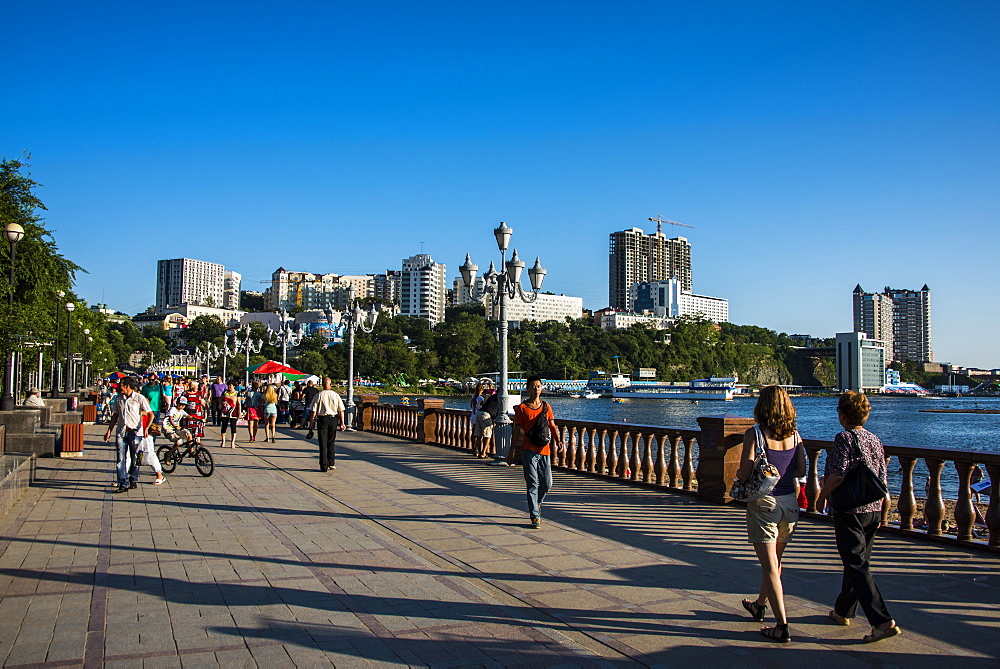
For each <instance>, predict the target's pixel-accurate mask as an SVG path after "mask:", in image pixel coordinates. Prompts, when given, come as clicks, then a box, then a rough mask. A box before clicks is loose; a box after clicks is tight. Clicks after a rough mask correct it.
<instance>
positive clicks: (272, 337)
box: [267, 309, 306, 365]
mask: <svg viewBox="0 0 1000 669" xmlns="http://www.w3.org/2000/svg"><path fill="white" fill-rule="evenodd" d="M279 318H280V319H281V325H280V326H278V330H277V331H275V330H272V329H271V326H268V328H267V341H268V343H269V344H271V346H277V345H278V344H279V343H280V344H281V364H282V365H287V364H288V349H290V348H295V347H296V346H298V345H299V344H301V343H302V340H303V339H305V336H306V333H305V327H304V326H302V325H300V326H299V329H298V331H296V330H295V327H294V325H293V322H294V321H295V318H294V317H292V316H289V315H288V312H287V311H286V310H284V309H282V310H281V315H280V316H279Z"/></svg>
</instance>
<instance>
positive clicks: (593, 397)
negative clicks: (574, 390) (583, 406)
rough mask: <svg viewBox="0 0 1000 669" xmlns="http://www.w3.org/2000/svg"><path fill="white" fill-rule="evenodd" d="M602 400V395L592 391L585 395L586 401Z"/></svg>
mask: <svg viewBox="0 0 1000 669" xmlns="http://www.w3.org/2000/svg"><path fill="white" fill-rule="evenodd" d="M600 398H601V393H597V392H594V391H592V390H588V391H586V392H584V393H583V399H585V400H596V399H600Z"/></svg>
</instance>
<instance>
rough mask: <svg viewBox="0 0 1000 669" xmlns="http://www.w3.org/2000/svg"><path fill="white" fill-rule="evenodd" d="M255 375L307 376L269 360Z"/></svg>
mask: <svg viewBox="0 0 1000 669" xmlns="http://www.w3.org/2000/svg"><path fill="white" fill-rule="evenodd" d="M253 373H254V374H305V372H300V371H299V370H297V369H292V368H291V367H289V366H288V365H282V364H281V363H280V362H275V361H274V360H268V361H267V362H265V363H264V364H262V365H261V366H260V367H258V368H257V369H255V370H253Z"/></svg>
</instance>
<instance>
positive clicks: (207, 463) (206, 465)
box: [194, 446, 215, 476]
mask: <svg viewBox="0 0 1000 669" xmlns="http://www.w3.org/2000/svg"><path fill="white" fill-rule="evenodd" d="M194 466H195V467H197V468H198V473H199V474H201V475H202V476H211V475H212V472H213V471H215V463H214V462H212V454H211V453H209V452H208V449H207V448H205V447H204V446H200V447H198V450H196V451H195V452H194Z"/></svg>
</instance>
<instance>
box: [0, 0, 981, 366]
mask: <svg viewBox="0 0 1000 669" xmlns="http://www.w3.org/2000/svg"><path fill="white" fill-rule="evenodd" d="M0 31H2V34H3V40H4V45H5V58H4V60H5V65H6V67H5V69H4V83H5V95H4V96H3V101H2V102H0V154H2V155H5V156H7V157H16V156H18V155H20V153H21V151H23V150H25V149H26V150H28V151H30V152H31V153H32V155H33V157H32V161H31V162H32V175H33V177H34V178H35V179H36V180H37V181H39V182H41V183H42V184H44V186H45V188H44V189H43V190H42V191H41V197H42V199H43V201H44V202H45V203H46V204H47V206H48V207H49V212H48V213H47V216H46V218H47V221H48V224H49V225H50V226H51V227H52V228H54V229H55V230H56V238H57V241H58V243H59V245H60V247H61V249H62V251H63V252H64V253H65V254H66V255H67V256H68V257H70V258H71V259H73V260H75V261H76V262H78V263H79V264H81V265H83V266H84V267H85V268H86V269H87V270H88V271H89V272H90V273H89V274H87V275H82V276H81V277H80V280H79V284H78V289H79V292H80V294H81V296H82V297H84V298H85V299H87V300H88V301H90V302H100V301H106V302H107V303H108V304H109V305H111V306H112V307H115V308H118V309H121V310H123V311H128V312H137V311H141V310H142V309H144V308H145V307H146V306H148V305H149V304H152V302H153V300H154V291H155V261H156V260H157V259H159V258H175V257H183V256H186V257H193V258H198V259H202V260H208V261H213V262H219V263H222V264H224V265H226V266H227V267H228V268H232V269H235V270H237V271H239V272H241V273H242V274H243V276H244V282H245V287H246V288H248V289H250V288H255V287H256V288H259V287H260V284H259V283H258V282H259V281H261V280H264V279H267V278H269V276H270V273H271V272H272V271H273V270H274V269H276V268H277V267H278V266H284V267H286V268H289V269H296V270H306V271H315V272H338V273H344V274H346V273H362V272H381V271H385V270H386V269H398V268H399V266H400V261H401V259H402V258H404V257H407V256H410V255H413V254H415V253H419V252H420V251H421V248H423V250H424V251H425V252H427V253H430V254H431V255H432V256H433V257H434V259H435V260H436V261H438V262H444V263H446V264H447V265H448V273H449V276H457V275H458V266H459V265H460V264H461V263H462V261H463V260H464V258H465V253H466V251H469V252H471V253H472V257H473V260H475V261H476V262H477V263H478V264H479V265H480V267H481V268H483V269H485V267H486V266H487V265H488V263H489V260H490V259H493V258H497V257H498V253H497V252H496V250H495V249H496V247H495V245H494V244H493V238H492V234H491V230H492V228H493V227H494V226H496V225H497V223H498V222H499V221H501V220H503V221H507V223H508V224H509V225H510V226H511V227H513V228H514V245H515V246H516V247H517V248H518V250H519V251H520V253H521V255H522V257H524V258H525V260H527V261H528V262H529V263H530V262H531V261H532V260H533V259H534V257H535V256H536V255H540V256H541V258H542V263H543V265H545V266H546V267H547V268H548V269H549V274H548V278H547V279H546V286H545V287H546V288H547V289H548V290H552V291H554V292H557V293H566V294H570V295H579V296H582V297H583V298H584V304H585V306H587V307H588V308H595V309H596V308H601V307H603V306H606V305H607V303H608V296H607V283H608V282H607V272H608V263H607V253H608V234H609V233H610V232H612V231H615V230H622V229H626V228H629V227H633V226H638V227H643V228H644V229H646V230H647V231H650V230H652V227H651V226H650V224H649V223H648V222H647V221H646V219H647V218H649V217H650V216H657V215H662V216H663V217H665V218H669V219H673V220H676V221H680V222H683V223H687V224H689V225H693V226H695V227H694V229H680V230H682V232H683V234H684V235H685V236H687V237H688V238H689V239H690V240H691V243H692V245H693V263H694V289H695V292H697V293H701V294H705V295H716V296H721V297H725V298H728V299H729V300H730V313H731V320H732V321H733V322H735V323H742V324H754V325H761V326H764V327H768V328H772V329H775V330H778V331H784V332H788V333H810V334H813V335H816V336H832V334H833V333H835V332H838V331H849V330H851V328H852V323H851V291H852V289H853V288H854V286H855V284H857V283H860V284H861V285H862V287H864V288H865V289H866V290H869V291H876V290H881V289H882V288H883V287H885V286H893V287H899V288H913V289H919V288H920V287H921V286H922V285H923V284H925V283H926V284H928V285H929V286H930V288H931V290H932V291H933V293H932V295H933V297H932V301H933V333H934V349H935V356H936V359H938V360H942V361H949V362H953V363H956V364H964V365H973V366H981V367H998V366H1000V354H998V351H997V346H996V341H997V334H996V333H997V332H1000V310H998V309H997V295H998V294H1000V278H998V273H997V271H996V267H995V262H994V258H995V257H996V255H997V252H998V251H997V249H998V248H1000V232H998V228H1000V226H998V222H1000V221H998V218H1000V216H998V214H1000V141H998V139H1000V126H998V119H1000V39H997V35H998V34H1000V3H998V2H995V1H989V2H974V1H963V2H943V1H942V2H919V1H916V2H915V1H912V0H906V1H895V2H894V1H884V2H867V1H866V2H844V1H837V2H801V1H797V2H698V3H692V2H615V3H611V2H601V3H598V2H579V1H578V2H545V1H533V2H503V3H482V2H468V1H462V2H435V1H433V0H430V1H426V2H378V1H374V2H338V1H332V0H327V1H316V2H300V1H296V0H291V1H287V2H280V3H279V2H268V3H265V2H253V1H246V0H243V1H240V2H236V1H232V2H212V1H211V0H209V1H207V2H197V3H194V2H186V1H183V0H180V1H174V2H169V3H164V2H141V3H134V2H128V3H126V2H96V3H95V2H77V1H67V0H57V1H56V0H38V1H36V2H17V3H11V4H9V5H8V6H7V7H5V10H4V21H3V25H2V27H0ZM121 266H125V267H127V268H130V269H132V270H134V271H133V273H132V275H131V276H130V277H128V278H123V277H122V276H121V275H120V274H116V273H115V270H116V269H117V268H118V267H121Z"/></svg>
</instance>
